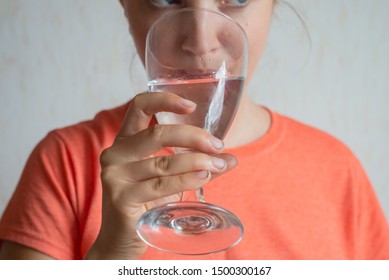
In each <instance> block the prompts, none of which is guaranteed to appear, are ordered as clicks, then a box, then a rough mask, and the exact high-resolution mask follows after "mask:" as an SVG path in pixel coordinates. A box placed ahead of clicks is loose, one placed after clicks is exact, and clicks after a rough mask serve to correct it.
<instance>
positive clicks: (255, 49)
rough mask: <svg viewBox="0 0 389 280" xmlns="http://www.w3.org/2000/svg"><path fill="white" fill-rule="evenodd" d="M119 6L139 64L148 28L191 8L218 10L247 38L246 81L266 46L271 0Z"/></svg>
mask: <svg viewBox="0 0 389 280" xmlns="http://www.w3.org/2000/svg"><path fill="white" fill-rule="evenodd" d="M121 3H122V5H123V7H124V10H125V14H126V17H127V19H128V22H129V29H130V32H131V34H132V37H133V39H134V42H135V46H136V48H137V51H138V54H139V56H140V58H141V60H142V61H143V63H144V62H145V44H146V36H147V32H148V30H149V28H150V27H151V25H152V24H153V23H154V22H155V21H156V20H157V19H158V18H159V17H160V16H161V15H162V14H164V13H166V12H171V11H174V10H175V9H182V8H187V7H195V8H204V9H209V10H214V11H219V12H221V13H224V14H227V15H228V16H230V17H232V18H234V19H235V20H236V21H237V22H239V23H240V25H241V26H242V28H243V29H244V30H245V32H246V34H247V37H248V41H249V59H248V73H247V76H248V77H247V78H248V80H250V79H251V76H252V74H253V73H254V71H255V67H256V65H257V63H258V61H259V59H260V57H261V55H262V52H263V49H264V47H265V44H266V38H267V34H268V30H269V25H270V21H271V17H272V11H273V5H274V0H176V1H174V0H121ZM191 51H192V50H191Z"/></svg>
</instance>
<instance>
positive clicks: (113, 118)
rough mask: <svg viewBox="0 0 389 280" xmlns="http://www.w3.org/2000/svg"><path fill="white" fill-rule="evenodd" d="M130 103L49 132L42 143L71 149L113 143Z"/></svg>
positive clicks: (101, 146) (99, 146) (105, 145)
mask: <svg viewBox="0 0 389 280" xmlns="http://www.w3.org/2000/svg"><path fill="white" fill-rule="evenodd" d="M128 105H129V103H126V104H124V105H121V106H119V107H116V108H113V109H108V110H103V111H101V112H99V113H97V114H96V116H95V117H94V118H93V119H90V120H85V121H82V122H79V123H77V124H73V125H70V126H66V127H62V128H57V129H55V130H52V131H50V132H49V133H48V135H47V136H46V137H45V138H44V139H43V140H42V142H41V143H40V145H41V146H42V145H43V146H45V145H50V144H51V145H53V144H57V145H65V146H68V147H69V149H81V148H82V149H84V148H100V149H104V148H106V147H107V146H108V145H111V144H112V141H113V140H114V138H115V136H116V134H117V133H118V131H119V129H120V126H121V123H122V120H123V118H124V116H125V113H126V111H127V108H128Z"/></svg>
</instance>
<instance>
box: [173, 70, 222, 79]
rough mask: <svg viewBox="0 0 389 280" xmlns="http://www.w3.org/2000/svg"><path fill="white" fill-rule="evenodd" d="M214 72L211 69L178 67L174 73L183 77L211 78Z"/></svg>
mask: <svg viewBox="0 0 389 280" xmlns="http://www.w3.org/2000/svg"><path fill="white" fill-rule="evenodd" d="M216 72H217V71H216V70H213V69H180V70H177V71H176V75H177V76H180V77H183V78H184V79H186V78H189V79H193V78H211V77H214V76H215V74H216Z"/></svg>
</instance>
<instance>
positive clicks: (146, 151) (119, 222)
mask: <svg viewBox="0 0 389 280" xmlns="http://www.w3.org/2000/svg"><path fill="white" fill-rule="evenodd" d="M194 110H196V104H194V103H192V102H191V101H188V100H186V99H183V98H181V97H179V96H177V95H174V94H170V93H142V94H139V95H137V96H136V97H135V98H134V100H133V101H132V102H131V104H130V106H129V109H128V112H127V114H126V117H125V119H124V122H123V125H122V127H121V129H120V131H119V133H118V135H117V137H116V139H115V141H114V143H113V145H112V146H111V147H110V148H108V149H106V150H105V151H104V152H103V153H102V155H101V158H100V160H101V167H102V173H101V180H102V185H103V209H102V210H103V213H102V226H101V230H100V233H99V235H98V238H97V240H96V242H95V243H94V245H93V246H92V248H91V250H90V251H89V252H88V254H87V258H104V259H118V258H119V259H138V258H139V257H140V256H141V255H142V254H143V253H144V252H145V250H146V249H147V245H146V244H145V243H144V242H143V241H142V240H141V239H140V238H139V237H138V235H137V233H136V223H137V221H138V219H139V217H140V216H141V215H142V214H143V213H144V212H145V211H146V210H147V209H148V208H151V207H153V206H155V205H156V204H161V200H166V199H168V197H169V196H175V199H174V200H175V201H177V200H178V195H179V194H180V193H181V192H183V191H187V190H193V189H196V188H199V187H201V186H203V185H204V184H205V183H206V182H208V181H209V180H210V179H211V178H212V177H216V176H218V175H220V174H223V173H225V172H227V171H228V170H230V169H231V168H233V167H234V166H235V165H236V163H237V161H236V159H235V158H234V157H233V156H232V155H230V154H222V153H221V151H222V150H223V142H222V141H221V140H219V139H217V138H215V137H214V136H212V135H211V134H209V133H208V132H206V131H205V130H203V129H200V128H197V127H194V126H189V125H155V126H152V127H149V124H150V121H151V119H152V116H153V115H154V114H155V113H157V112H161V111H168V112H174V113H177V114H189V113H192V112H193V111H194ZM164 147H186V148H190V149H193V150H196V151H199V153H183V154H175V155H169V156H160V157H152V155H153V154H155V153H156V152H158V151H160V150H161V149H163V148H164ZM212 154H213V155H212ZM216 155H217V156H216Z"/></svg>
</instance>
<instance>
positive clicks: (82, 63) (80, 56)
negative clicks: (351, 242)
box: [0, 0, 389, 217]
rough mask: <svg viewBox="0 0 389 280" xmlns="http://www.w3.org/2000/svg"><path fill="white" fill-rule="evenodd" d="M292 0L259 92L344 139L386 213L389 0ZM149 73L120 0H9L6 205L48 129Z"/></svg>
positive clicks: (3, 120) (3, 71) (2, 79)
mask: <svg viewBox="0 0 389 280" xmlns="http://www.w3.org/2000/svg"><path fill="white" fill-rule="evenodd" d="M135 1H144V0H135ZM288 3H290V4H291V5H292V7H290V6H289V5H287V4H285V3H282V2H280V4H279V5H278V7H277V8H276V10H275V15H274V20H273V24H272V30H271V34H270V38H269V42H268V45H267V48H266V52H265V54H264V58H263V60H262V62H261V64H260V67H259V68H258V71H257V73H256V75H255V77H254V79H253V81H252V83H251V85H250V91H251V96H252V98H253V99H255V100H256V101H257V102H259V103H261V104H263V105H265V106H267V107H270V108H271V109H273V110H275V111H278V112H280V113H282V114H285V115H288V116H291V117H293V118H295V119H298V120H300V121H303V122H305V123H307V124H311V125H313V126H316V127H318V128H321V129H323V130H325V131H327V132H329V133H331V134H333V135H334V136H336V137H337V138H339V139H340V140H342V141H343V142H345V143H346V144H347V145H348V146H349V147H350V148H351V149H352V150H353V151H354V153H355V154H356V155H357V157H358V158H359V159H360V160H361V162H362V164H363V166H364V167H365V169H366V171H367V173H368V175H369V177H370V179H371V181H372V183H373V185H374V187H375V190H376V193H377V195H378V197H379V199H380V202H381V204H382V206H383V208H384V211H385V213H386V216H387V217H389V191H388V189H389V186H388V182H389V148H388V147H387V146H388V144H389V110H388V109H387V106H388V105H389V79H388V74H389V51H388V50H389V32H388V30H387V27H388V26H389V17H388V15H389V1H387V0H371V1H362V0H315V1H311V0H289V1H288ZM294 9H295V10H297V11H298V13H299V14H300V15H301V17H302V19H303V22H301V21H300V19H299V16H298V15H297V14H296V13H295V11H294ZM304 25H305V26H304ZM305 27H306V28H305ZM145 84H146V81H145V77H144V72H143V68H142V65H141V63H140V62H139V60H138V59H137V57H136V53H135V49H134V46H133V44H132V42H131V38H130V36H129V34H128V30H127V25H126V20H125V17H124V15H123V11H122V10H121V6H120V3H119V1H118V0H111V1H107V0H56V1H52V0H0V137H1V143H2V144H1V146H0V214H1V213H2V212H3V210H4V208H5V206H6V204H7V201H8V200H9V198H10V196H11V195H12V192H13V190H14V188H15V185H16V184H17V181H18V179H19V176H20V173H21V171H22V169H23V166H24V163H25V161H26V159H27V157H28V155H29V153H30V152H31V150H32V149H33V147H34V146H35V145H36V144H37V142H38V141H39V140H40V139H42V138H43V137H44V136H45V135H46V134H47V133H48V131H50V130H52V129H55V128H58V127H63V126H66V125H70V124H73V123H76V122H79V121H81V120H85V119H89V118H92V117H93V116H94V115H95V114H96V113H97V112H98V111H100V110H102V109H106V108H111V107H113V106H117V105H121V104H122V103H124V102H126V101H127V100H129V99H130V98H131V97H132V96H133V95H134V94H135V93H137V92H139V91H143V90H145Z"/></svg>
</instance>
